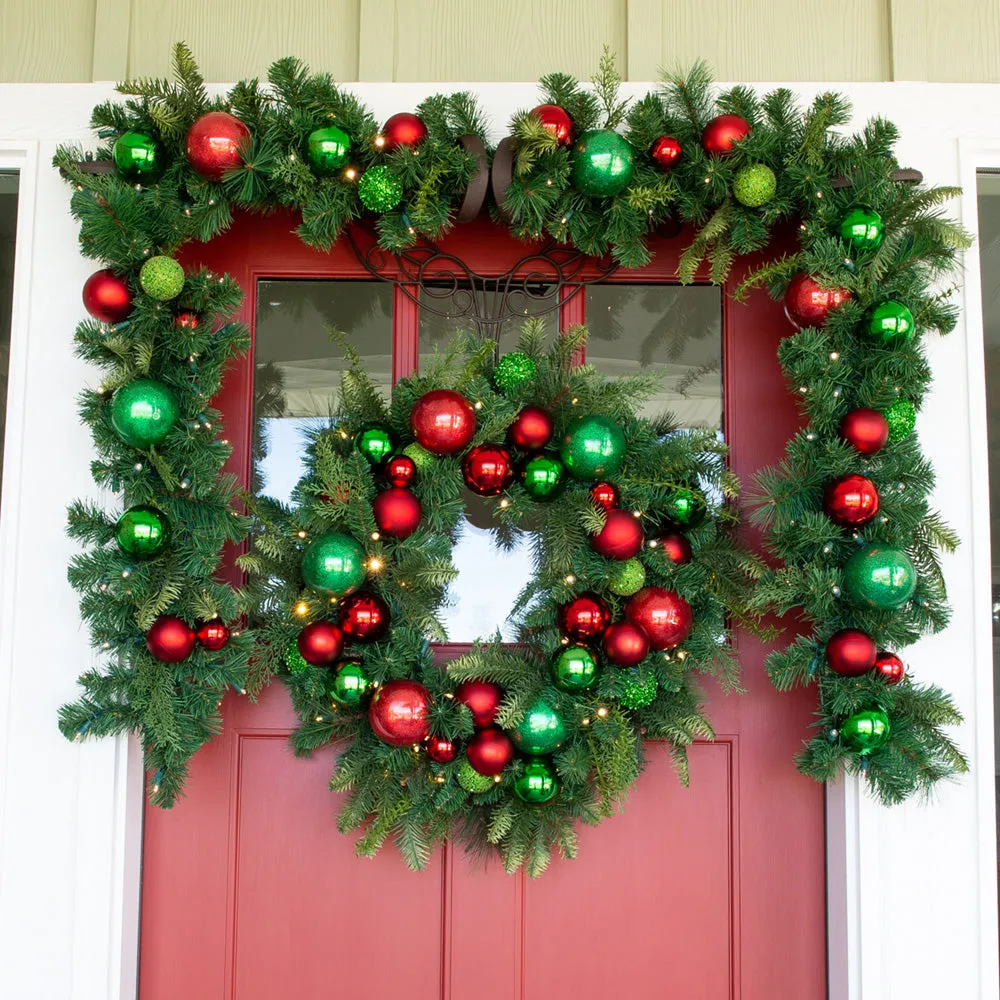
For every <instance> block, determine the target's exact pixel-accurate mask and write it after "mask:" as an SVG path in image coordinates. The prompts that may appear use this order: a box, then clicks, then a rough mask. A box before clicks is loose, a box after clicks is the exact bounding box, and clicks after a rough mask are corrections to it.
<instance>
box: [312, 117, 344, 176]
mask: <svg viewBox="0 0 1000 1000" xmlns="http://www.w3.org/2000/svg"><path fill="white" fill-rule="evenodd" d="M350 148H351V137H350V136H349V135H348V134H347V133H346V132H345V131H344V130H343V129H342V128H337V126H336V125H330V126H329V127H328V128H318V129H316V131H315V132H310V133H309V138H308V139H307V140H306V156H307V157H308V158H309V163H310V165H311V166H312V168H313V171H314V172H315V173H317V174H318V175H319V176H320V177H329V176H331V175H332V174H333V173H335V172H336V171H337V170H339V169H340V168H341V167H342V166H344V165H345V164H346V163H347V154H348V151H349V150H350Z"/></svg>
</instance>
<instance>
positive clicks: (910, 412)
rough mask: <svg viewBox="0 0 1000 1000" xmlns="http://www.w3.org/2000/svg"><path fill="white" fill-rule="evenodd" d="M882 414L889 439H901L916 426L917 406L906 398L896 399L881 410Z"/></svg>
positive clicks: (907, 435)
mask: <svg viewBox="0 0 1000 1000" xmlns="http://www.w3.org/2000/svg"><path fill="white" fill-rule="evenodd" d="M882 416H883V417H885V422H886V423H887V424H888V425H889V440H890V441H902V440H903V438H905V437H909V436H910V435H911V434H912V433H913V428H914V427H916V426H917V408H916V407H915V406H914V405H913V404H912V403H911V402H910V401H909V400H908V399H897V400H896V402H895V403H893V404H892V405H891V406H889V407H887V408H886V409H884V410H883V411H882Z"/></svg>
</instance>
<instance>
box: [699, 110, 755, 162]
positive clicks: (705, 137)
mask: <svg viewBox="0 0 1000 1000" xmlns="http://www.w3.org/2000/svg"><path fill="white" fill-rule="evenodd" d="M749 134H750V123H749V122H748V121H747V120H746V119H745V118H741V117H740V116H739V115H719V116H718V117H717V118H713V119H712V120H711V121H710V122H709V123H708V124H707V125H706V126H705V128H704V130H703V131H702V133H701V148H702V149H703V150H705V152H706V153H708V154H709V155H710V156H726V155H727V154H728V153H731V152H732V151H733V144H734V143H737V142H739V141H740V139H745V138H746V137H747V136H748V135H749Z"/></svg>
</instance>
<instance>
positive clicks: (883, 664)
mask: <svg viewBox="0 0 1000 1000" xmlns="http://www.w3.org/2000/svg"><path fill="white" fill-rule="evenodd" d="M875 673H877V674H878V675H879V677H881V678H882V679H883V680H884V681H885V682H886V684H898V683H899V682H900V681H901V680H902V679H903V677H904V675H905V674H906V665H905V664H904V663H903V661H902V660H901V659H900V658H899V657H898V656H897V655H896V654H895V653H890V652H887V651H886V650H884V649H882V650H879V652H878V654H877V655H876V657H875Z"/></svg>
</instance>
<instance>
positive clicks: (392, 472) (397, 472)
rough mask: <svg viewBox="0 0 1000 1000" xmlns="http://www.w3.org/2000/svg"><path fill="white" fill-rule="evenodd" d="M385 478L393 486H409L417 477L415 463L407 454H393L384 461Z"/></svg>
mask: <svg viewBox="0 0 1000 1000" xmlns="http://www.w3.org/2000/svg"><path fill="white" fill-rule="evenodd" d="M385 478H386V479H388V480H389V482H390V483H391V484H392V485H393V486H410V485H411V484H412V483H413V480H414V479H416V478H417V463H416V462H414V461H413V459H412V458H410V456H409V455H393V456H392V458H390V459H389V461H388V462H387V463H386V466H385Z"/></svg>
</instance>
